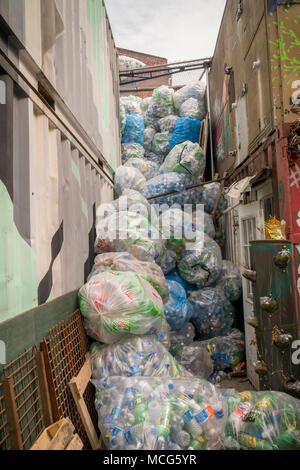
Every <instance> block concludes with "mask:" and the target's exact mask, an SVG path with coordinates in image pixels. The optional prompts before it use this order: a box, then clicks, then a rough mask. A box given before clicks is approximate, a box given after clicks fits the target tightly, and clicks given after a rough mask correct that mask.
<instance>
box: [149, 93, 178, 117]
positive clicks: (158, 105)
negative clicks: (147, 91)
mask: <svg viewBox="0 0 300 470" xmlns="http://www.w3.org/2000/svg"><path fill="white" fill-rule="evenodd" d="M173 97H174V91H173V88H169V87H167V86H166V85H162V86H160V87H159V88H155V90H154V91H153V94H152V97H151V104H152V106H153V108H154V110H155V115H156V116H157V117H159V118H163V117H165V116H167V115H168V114H172V113H173V110H174V102H173Z"/></svg>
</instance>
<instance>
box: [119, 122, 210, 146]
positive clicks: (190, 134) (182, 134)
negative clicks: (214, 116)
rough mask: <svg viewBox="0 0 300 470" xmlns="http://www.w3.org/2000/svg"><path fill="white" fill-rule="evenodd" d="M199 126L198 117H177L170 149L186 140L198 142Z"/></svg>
mask: <svg viewBox="0 0 300 470" xmlns="http://www.w3.org/2000/svg"><path fill="white" fill-rule="evenodd" d="M200 126H201V121H199V120H198V119H194V118H191V117H182V118H179V119H178V121H177V122H176V125H175V129H174V132H173V134H172V137H171V140H170V150H172V148H173V147H175V145H178V144H181V143H182V142H185V141H187V140H189V141H190V142H193V143H195V142H198V139H199V133H200ZM125 130H126V128H125Z"/></svg>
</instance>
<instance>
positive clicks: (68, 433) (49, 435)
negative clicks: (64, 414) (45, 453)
mask: <svg viewBox="0 0 300 470" xmlns="http://www.w3.org/2000/svg"><path fill="white" fill-rule="evenodd" d="M74 429H75V428H74V426H73V424H72V423H71V421H70V419H69V418H63V419H61V420H59V421H57V422H56V423H54V424H52V425H51V426H48V428H46V429H45V430H44V431H43V432H42V434H41V435H40V437H39V438H38V439H37V440H36V442H35V443H34V444H33V446H32V447H31V449H30V450H82V447H83V443H82V441H81V439H80V437H79V436H78V434H74Z"/></svg>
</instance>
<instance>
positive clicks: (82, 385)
mask: <svg viewBox="0 0 300 470" xmlns="http://www.w3.org/2000/svg"><path fill="white" fill-rule="evenodd" d="M91 376H92V365H91V355H90V353H87V355H86V360H85V363H84V364H83V366H82V368H81V369H80V372H79V374H78V375H77V376H76V377H73V378H72V379H71V382H72V383H76V385H77V389H78V393H79V395H80V396H83V394H84V391H85V389H86V387H87V385H88V383H89V381H90V379H91Z"/></svg>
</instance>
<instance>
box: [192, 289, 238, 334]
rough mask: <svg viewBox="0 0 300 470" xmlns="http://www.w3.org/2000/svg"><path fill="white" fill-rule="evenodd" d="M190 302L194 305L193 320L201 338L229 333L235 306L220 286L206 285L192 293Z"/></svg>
mask: <svg viewBox="0 0 300 470" xmlns="http://www.w3.org/2000/svg"><path fill="white" fill-rule="evenodd" d="M188 300H189V302H190V303H191V304H192V305H193V307H194V314H193V317H192V322H193V324H194V326H195V328H196V330H197V332H198V334H199V335H200V337H201V339H209V338H213V337H214V336H225V335H227V334H229V332H230V330H231V327H232V324H233V319H234V313H233V307H232V305H231V303H230V302H229V300H227V298H226V297H225V295H224V292H223V289H221V288H220V287H205V288H204V289H200V290H196V291H193V292H191V293H190V295H189V297H188Z"/></svg>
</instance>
